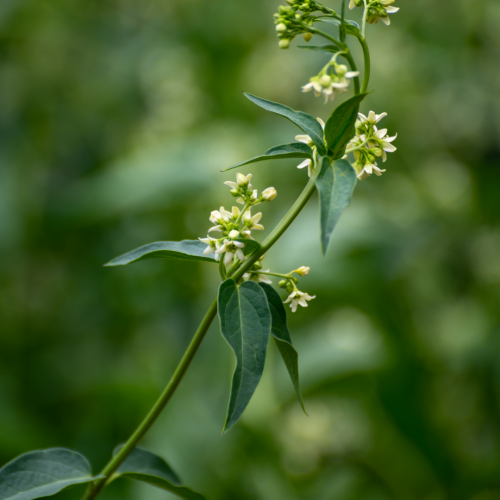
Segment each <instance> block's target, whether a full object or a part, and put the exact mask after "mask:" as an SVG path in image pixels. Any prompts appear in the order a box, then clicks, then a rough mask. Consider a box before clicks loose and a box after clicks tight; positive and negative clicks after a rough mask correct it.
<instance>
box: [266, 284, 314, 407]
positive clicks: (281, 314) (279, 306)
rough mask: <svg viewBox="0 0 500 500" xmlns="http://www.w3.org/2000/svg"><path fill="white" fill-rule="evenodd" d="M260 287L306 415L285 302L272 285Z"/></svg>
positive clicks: (273, 328)
mask: <svg viewBox="0 0 500 500" xmlns="http://www.w3.org/2000/svg"><path fill="white" fill-rule="evenodd" d="M259 286H260V287H261V288H262V289H263V290H264V292H265V294H266V296H267V302H268V304H269V310H270V311H271V317H272V326H271V335H272V336H273V339H274V341H275V342H276V345H277V346H278V350H279V352H280V354H281V357H282V358H283V361H284V362H285V366H286V369H287V370H288V374H289V375H290V379H291V380H292V384H293V387H294V389H295V392H296V393H297V398H298V400H299V403H300V405H301V406H302V409H303V410H304V413H306V409H305V407H304V401H303V400H302V394H301V393H300V384H299V355H298V354H297V351H296V350H295V348H294V347H293V345H292V338H291V337H290V332H289V331H288V326H287V324H286V310H285V307H284V305H283V301H282V300H281V297H280V296H279V294H278V292H277V291H276V290H275V289H274V288H273V287H272V286H271V285H268V284H266V283H259Z"/></svg>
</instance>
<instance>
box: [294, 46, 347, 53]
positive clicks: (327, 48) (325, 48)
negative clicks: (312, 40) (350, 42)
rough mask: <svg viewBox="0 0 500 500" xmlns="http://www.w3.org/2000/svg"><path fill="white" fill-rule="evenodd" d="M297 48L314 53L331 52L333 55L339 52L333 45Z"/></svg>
mask: <svg viewBox="0 0 500 500" xmlns="http://www.w3.org/2000/svg"><path fill="white" fill-rule="evenodd" d="M297 48H299V49H305V50H313V51H315V52H333V53H334V54H336V53H337V52H338V51H339V48H338V47H336V46H335V45H299V46H298V47H297Z"/></svg>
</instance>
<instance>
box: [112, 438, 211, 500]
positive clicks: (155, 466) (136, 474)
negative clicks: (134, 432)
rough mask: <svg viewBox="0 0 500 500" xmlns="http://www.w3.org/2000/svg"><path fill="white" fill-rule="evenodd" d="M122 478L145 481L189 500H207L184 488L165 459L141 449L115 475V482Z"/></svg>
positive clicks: (134, 452)
mask: <svg viewBox="0 0 500 500" xmlns="http://www.w3.org/2000/svg"><path fill="white" fill-rule="evenodd" d="M119 449H120V447H119V448H117V450H116V451H118V450H119ZM120 477H126V478H129V479H136V480H138V481H143V482H145V483H148V484H151V485H153V486H157V487H158V488H162V489H164V490H167V491H170V492H171V493H173V494H174V495H177V496H179V497H181V498H185V499H187V500H205V497H204V496H203V495H200V494H199V493H196V492H194V491H193V490H191V489H189V488H186V487H185V486H182V485H181V481H180V479H179V477H178V476H177V475H176V474H175V472H174V471H173V470H172V469H171V468H170V467H169V465H168V464H167V463H166V462H165V460H163V458H161V457H159V456H157V455H154V454H153V453H150V452H149V451H146V450H143V449H141V448H135V449H134V450H133V451H132V453H130V455H129V456H128V457H127V458H126V460H125V461H124V462H123V463H122V464H121V465H120V467H119V468H118V470H117V471H116V472H115V474H114V475H113V480H115V479H118V478H120Z"/></svg>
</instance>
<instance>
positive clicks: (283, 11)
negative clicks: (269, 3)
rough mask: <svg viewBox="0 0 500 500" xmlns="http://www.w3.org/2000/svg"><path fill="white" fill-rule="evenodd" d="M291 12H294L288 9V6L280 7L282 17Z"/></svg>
mask: <svg viewBox="0 0 500 500" xmlns="http://www.w3.org/2000/svg"><path fill="white" fill-rule="evenodd" d="M291 10H292V9H290V7H287V6H285V5H280V6H279V7H278V12H279V13H280V14H281V15H285V14H289V13H290V11H291Z"/></svg>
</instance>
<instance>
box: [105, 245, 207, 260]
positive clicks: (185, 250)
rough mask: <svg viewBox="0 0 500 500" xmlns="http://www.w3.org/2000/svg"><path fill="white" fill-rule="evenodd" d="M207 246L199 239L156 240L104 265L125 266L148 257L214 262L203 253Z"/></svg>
mask: <svg viewBox="0 0 500 500" xmlns="http://www.w3.org/2000/svg"><path fill="white" fill-rule="evenodd" d="M206 248H207V245H206V244H205V243H202V242H201V241H199V240H183V241H157V242H156V243H149V245H144V246H142V247H139V248H136V249H135V250H132V251H131V252H128V253H126V254H123V255H120V256H119V257H116V259H113V260H112V261H110V262H108V263H107V264H104V265H105V266H125V265H127V264H132V262H139V261H140V260H148V259H174V260H201V261H203V262H215V259H214V257H213V256H209V255H204V254H203V252H204V250H205V249H206Z"/></svg>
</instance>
